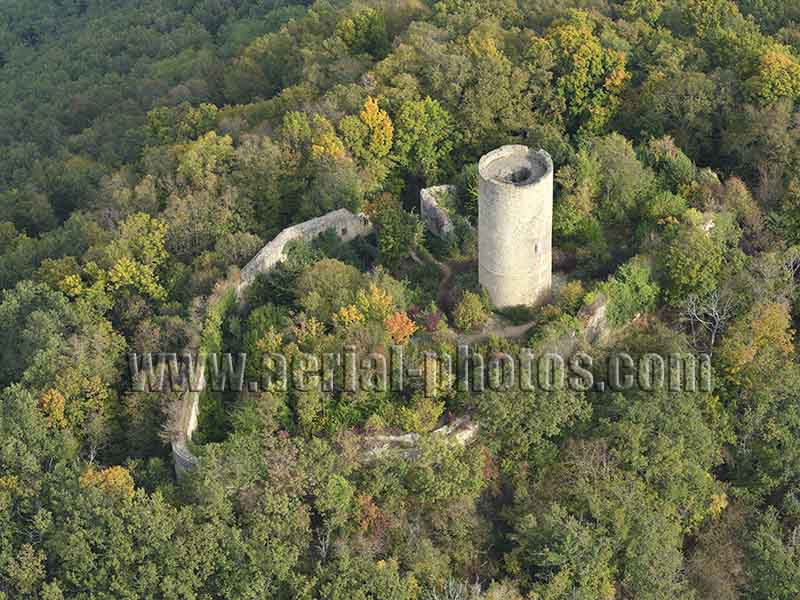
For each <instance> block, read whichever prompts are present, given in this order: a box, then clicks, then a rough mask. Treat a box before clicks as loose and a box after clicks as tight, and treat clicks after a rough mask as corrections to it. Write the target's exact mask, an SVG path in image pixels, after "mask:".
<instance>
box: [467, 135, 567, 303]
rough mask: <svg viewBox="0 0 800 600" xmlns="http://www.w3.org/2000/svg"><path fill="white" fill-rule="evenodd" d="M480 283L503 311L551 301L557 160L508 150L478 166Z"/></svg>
mask: <svg viewBox="0 0 800 600" xmlns="http://www.w3.org/2000/svg"><path fill="white" fill-rule="evenodd" d="M478 179H479V197H478V278H479V281H480V283H481V285H482V286H483V287H485V288H486V290H487V291H488V292H489V297H490V298H491V299H492V303H493V304H494V305H495V306H496V307H498V308H505V307H508V306H517V305H521V304H525V305H531V304H539V303H542V302H544V301H546V300H547V299H548V298H549V296H550V285H551V280H552V262H553V254H552V247H553V234H552V230H553V160H552V159H551V158H550V155H549V154H548V153H547V152H545V151H544V150H532V149H530V148H528V147H527V146H503V147H502V148H498V149H497V150H493V151H492V152H489V154H487V155H485V156H484V157H483V158H481V160H480V162H479V163H478Z"/></svg>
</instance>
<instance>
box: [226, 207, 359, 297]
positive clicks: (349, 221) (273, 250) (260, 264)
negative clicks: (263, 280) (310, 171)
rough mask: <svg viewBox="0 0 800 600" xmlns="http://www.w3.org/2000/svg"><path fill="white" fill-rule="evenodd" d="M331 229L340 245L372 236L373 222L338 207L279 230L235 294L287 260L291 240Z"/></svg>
mask: <svg viewBox="0 0 800 600" xmlns="http://www.w3.org/2000/svg"><path fill="white" fill-rule="evenodd" d="M328 230H333V231H334V232H335V233H336V235H337V237H338V238H339V239H340V240H342V241H343V242H350V241H352V240H354V239H356V238H359V237H363V236H366V235H369V234H370V233H372V223H371V222H370V220H369V219H368V218H367V217H366V216H364V215H354V214H353V213H351V212H350V211H349V210H347V209H346V208H340V209H339V210H335V211H333V212H329V213H328V214H326V215H322V216H321V217H317V218H316V219H311V220H309V221H305V222H304V223H298V224H297V225H292V226H291V227H287V228H286V229H284V230H283V231H281V232H280V233H279V234H278V235H277V236H276V237H275V239H273V240H272V241H271V242H270V243H268V244H267V245H266V246H264V247H263V248H262V249H261V250H260V251H259V252H258V254H256V255H255V256H254V257H253V259H252V260H251V261H250V262H249V263H247V265H245V267H244V268H243V269H242V271H241V277H240V282H239V288H238V291H239V292H241V291H242V290H243V289H244V288H245V287H247V286H248V285H250V284H251V283H252V282H253V280H254V279H255V278H256V276H257V275H258V274H259V273H266V272H267V271H269V270H270V269H272V268H273V267H274V266H275V265H276V264H278V263H279V262H281V261H283V260H285V259H286V254H285V253H284V250H285V248H286V244H288V243H289V242H291V241H293V240H300V239H302V240H307V241H310V240H313V239H314V238H315V237H317V236H319V235H321V234H322V233H324V232H326V231H328Z"/></svg>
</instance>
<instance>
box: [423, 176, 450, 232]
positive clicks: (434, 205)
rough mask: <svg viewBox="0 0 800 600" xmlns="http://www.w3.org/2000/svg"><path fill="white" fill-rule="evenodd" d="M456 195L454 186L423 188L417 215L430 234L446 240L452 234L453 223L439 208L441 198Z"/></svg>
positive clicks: (440, 207) (444, 211) (445, 212)
mask: <svg viewBox="0 0 800 600" xmlns="http://www.w3.org/2000/svg"><path fill="white" fill-rule="evenodd" d="M454 194H456V186H454V185H437V186H434V187H429V188H425V189H424V190H422V191H421V192H420V193H419V214H420V216H421V217H422V222H423V223H425V227H427V228H428V231H430V232H431V233H432V234H434V235H436V236H438V237H440V238H448V237H450V236H451V235H452V234H453V230H454V226H453V221H452V220H451V219H450V214H449V213H448V212H447V210H445V208H444V207H442V206H441V204H440V200H441V199H442V198H443V197H446V196H450V195H454Z"/></svg>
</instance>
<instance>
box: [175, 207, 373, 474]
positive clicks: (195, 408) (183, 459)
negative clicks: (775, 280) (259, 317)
mask: <svg viewBox="0 0 800 600" xmlns="http://www.w3.org/2000/svg"><path fill="white" fill-rule="evenodd" d="M329 230H332V231H334V233H335V234H336V236H337V237H338V238H339V239H340V240H341V241H343V242H350V241H352V240H354V239H356V238H359V237H364V236H367V235H369V234H370V233H372V231H373V225H372V223H371V222H370V220H369V219H368V218H367V217H366V216H364V215H355V214H353V213H352V212H350V211H349V210H347V209H344V208H341V209H339V210H335V211H333V212H329V213H328V214H326V215H322V216H321V217H317V218H315V219H311V220H309V221H305V222H303V223H298V224H297V225H292V226H291V227H287V228H286V229H284V230H283V231H281V232H280V233H279V234H278V235H277V236H276V237H275V238H274V239H273V240H272V241H271V242H269V243H268V244H267V245H266V246H264V247H263V248H262V249H261V250H260V251H259V252H258V254H256V255H255V256H254V257H253V258H252V260H250V262H248V263H247V265H245V267H244V268H243V269H242V270H241V271H240V274H239V281H238V283H237V285H236V293H237V295H238V296H239V297H241V292H242V291H243V290H244V289H245V288H246V287H247V286H248V285H250V284H251V283H253V281H254V280H255V278H256V276H257V275H258V274H259V273H266V272H268V271H270V270H271V269H272V268H273V267H275V265H277V264H278V263H279V262H281V261H283V260H285V259H286V254H285V249H286V245H287V244H288V243H289V242H291V241H293V240H306V241H311V240H313V239H314V238H316V237H317V236H319V235H321V234H323V233H325V232H326V231H329ZM228 286H230V282H220V284H218V286H217V287H218V288H219V289H218V290H215V294H214V295H219V294H220V293H221V290H222V289H223V288H227V289H230V287H228ZM212 304H213V299H212V301H210V302H209V306H211V305H212ZM207 309H208V306H207V307H206V310H207ZM199 414H200V393H199V392H192V391H187V392H185V393H183V394H182V395H181V397H180V398H178V400H177V402H176V405H175V409H174V414H173V415H172V417H171V420H172V423H171V426H170V430H171V431H172V432H173V433H172V441H171V445H172V457H173V460H174V464H175V473H176V474H177V475H178V477H180V476H181V475H183V474H184V473H185V472H186V471H187V470H189V469H191V468H192V467H193V466H194V465H195V464H197V457H196V456H194V454H192V451H191V450H190V448H189V444H190V442H191V440H192V436H193V435H194V432H195V431H197V427H198V419H199Z"/></svg>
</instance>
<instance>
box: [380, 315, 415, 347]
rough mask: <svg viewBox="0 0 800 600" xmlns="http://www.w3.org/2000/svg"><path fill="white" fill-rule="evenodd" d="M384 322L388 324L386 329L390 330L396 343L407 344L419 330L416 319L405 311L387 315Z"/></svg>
mask: <svg viewBox="0 0 800 600" xmlns="http://www.w3.org/2000/svg"><path fill="white" fill-rule="evenodd" d="M384 324H385V325H386V331H388V332H389V335H390V336H391V338H392V341H393V342H394V343H395V344H400V345H402V344H405V343H406V342H407V341H408V340H409V338H410V337H411V336H412V335H414V333H415V332H416V331H417V326H416V325H415V324H414V321H412V320H411V319H410V318H409V317H408V315H407V314H406V313H405V312H403V311H400V312H396V313H394V314H393V315H390V316H388V317H386V319H385V321H384Z"/></svg>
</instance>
